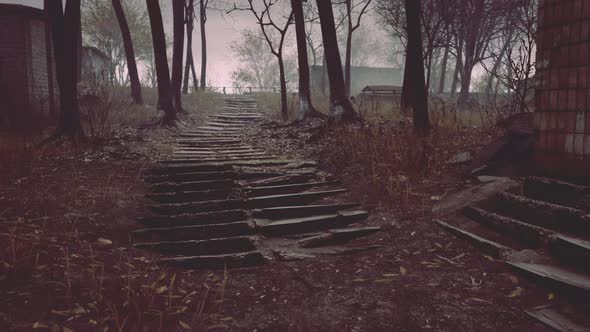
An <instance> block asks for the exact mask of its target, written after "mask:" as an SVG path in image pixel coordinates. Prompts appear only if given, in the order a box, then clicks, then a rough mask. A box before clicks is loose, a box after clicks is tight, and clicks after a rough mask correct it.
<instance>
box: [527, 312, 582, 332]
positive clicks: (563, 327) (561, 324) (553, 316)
mask: <svg viewBox="0 0 590 332" xmlns="http://www.w3.org/2000/svg"><path fill="white" fill-rule="evenodd" d="M525 312H526V313H527V314H528V315H529V316H531V317H533V318H535V319H536V320H538V321H540V322H541V323H543V324H545V325H546V326H548V327H550V328H552V329H554V330H555V331H559V332H589V331H590V325H582V324H580V323H578V322H576V321H574V320H573V319H571V318H570V317H567V316H566V315H564V314H562V313H560V312H559V311H557V310H556V309H554V308H534V309H528V310H525ZM586 316H588V315H586ZM586 320H587V319H586Z"/></svg>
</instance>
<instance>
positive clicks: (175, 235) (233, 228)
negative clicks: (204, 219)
mask: <svg viewBox="0 0 590 332" xmlns="http://www.w3.org/2000/svg"><path fill="white" fill-rule="evenodd" d="M253 234H254V229H253V227H252V226H251V225H250V224H249V223H248V222H247V221H236V222H230V223H225V224H210V225H191V226H177V227H166V228H146V229H140V230H137V231H133V232H132V235H133V238H134V239H136V240H139V241H142V242H150V241H188V240H206V239H213V238H223V237H234V236H246V235H253Z"/></svg>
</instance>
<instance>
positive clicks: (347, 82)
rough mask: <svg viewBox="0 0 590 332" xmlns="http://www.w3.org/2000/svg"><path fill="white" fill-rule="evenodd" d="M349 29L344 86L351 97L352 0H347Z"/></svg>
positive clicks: (347, 32)
mask: <svg viewBox="0 0 590 332" xmlns="http://www.w3.org/2000/svg"><path fill="white" fill-rule="evenodd" d="M346 13H347V18H348V30H347V31H346V50H345V55H344V88H345V89H346V96H348V97H350V61H351V59H350V57H351V53H352V0H346Z"/></svg>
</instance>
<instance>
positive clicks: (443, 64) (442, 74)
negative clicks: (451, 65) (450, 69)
mask: <svg viewBox="0 0 590 332" xmlns="http://www.w3.org/2000/svg"><path fill="white" fill-rule="evenodd" d="M448 61H449V46H447V47H445V53H444V55H443V58H442V61H441V67H440V78H439V79H440V80H439V82H438V93H444V92H445V81H446V78H447V62H448Z"/></svg>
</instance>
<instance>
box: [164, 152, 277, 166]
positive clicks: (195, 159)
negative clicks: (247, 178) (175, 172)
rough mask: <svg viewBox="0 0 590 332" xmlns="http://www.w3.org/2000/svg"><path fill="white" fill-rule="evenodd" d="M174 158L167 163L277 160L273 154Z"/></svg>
mask: <svg viewBox="0 0 590 332" xmlns="http://www.w3.org/2000/svg"><path fill="white" fill-rule="evenodd" d="M174 157H176V158H174V159H168V160H166V163H168V164H205V163H227V162H248V161H260V162H271V161H278V160H279V159H277V157H275V156H251V157H250V156H245V157H240V156H237V157H229V156H227V157H226V156H219V157H217V158H212V157H202V156H192V155H190V154H185V155H175V156H174Z"/></svg>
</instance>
